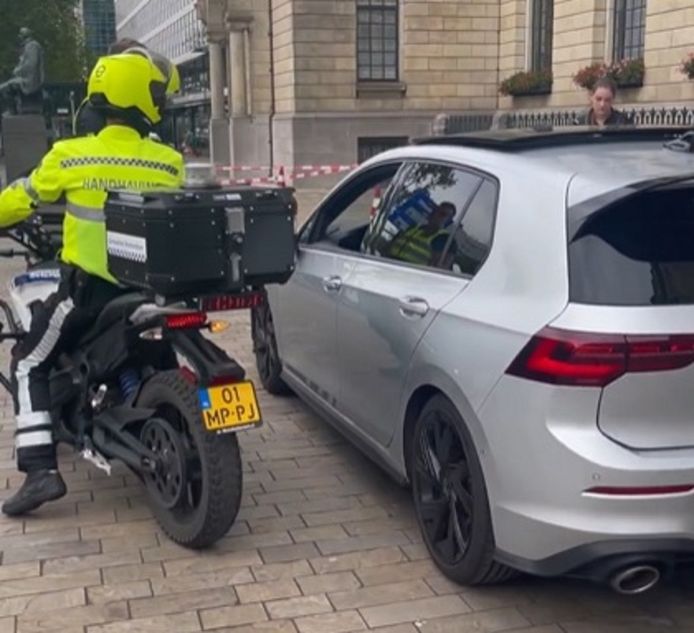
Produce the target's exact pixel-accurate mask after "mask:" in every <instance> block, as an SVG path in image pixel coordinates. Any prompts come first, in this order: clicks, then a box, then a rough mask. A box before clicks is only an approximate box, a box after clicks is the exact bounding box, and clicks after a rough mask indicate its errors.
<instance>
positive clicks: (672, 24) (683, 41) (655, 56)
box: [639, 0, 694, 104]
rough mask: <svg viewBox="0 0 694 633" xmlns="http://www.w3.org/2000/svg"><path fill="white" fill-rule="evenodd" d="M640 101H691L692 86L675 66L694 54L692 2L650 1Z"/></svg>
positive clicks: (693, 5)
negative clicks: (644, 81)
mask: <svg viewBox="0 0 694 633" xmlns="http://www.w3.org/2000/svg"><path fill="white" fill-rule="evenodd" d="M647 8H648V17H647V20H646V57H645V61H646V84H645V86H644V87H643V88H642V89H641V90H640V91H639V92H640V94H639V97H640V100H642V101H661V102H662V101H665V102H673V101H686V102H688V103H690V104H691V102H692V101H694V82H692V81H690V80H688V79H687V78H686V77H685V76H684V75H682V74H681V73H680V72H679V70H678V66H679V64H680V61H681V60H682V59H683V58H684V57H686V56H687V54H688V53H690V52H693V51H694V0H655V2H654V1H653V0H650V2H649V3H648V7H647Z"/></svg>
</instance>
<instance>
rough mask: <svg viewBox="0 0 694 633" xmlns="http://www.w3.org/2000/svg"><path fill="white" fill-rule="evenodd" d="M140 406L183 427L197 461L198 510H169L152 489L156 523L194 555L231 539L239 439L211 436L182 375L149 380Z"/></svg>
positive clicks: (238, 473)
mask: <svg viewBox="0 0 694 633" xmlns="http://www.w3.org/2000/svg"><path fill="white" fill-rule="evenodd" d="M137 405H138V406H140V407H146V408H154V409H156V410H157V416H159V417H164V418H166V419H167V420H168V421H169V422H170V423H172V422H173V423H174V425H176V424H178V427H179V428H181V427H183V426H184V427H185V428H181V430H182V431H183V432H184V433H185V434H186V436H187V438H188V441H189V442H190V443H191V444H192V445H194V447H195V448H196V449H197V454H198V456H199V483H198V484H197V486H198V488H197V490H198V503H197V507H194V508H193V507H188V508H185V509H181V508H172V509H167V508H165V507H163V506H162V505H161V504H160V503H158V502H157V499H156V496H155V494H154V493H153V491H152V490H151V489H150V488H149V487H148V493H149V496H150V501H151V503H150V505H151V508H152V512H153V513H154V516H155V518H156V519H157V521H158V523H159V525H160V526H161V527H162V529H163V530H164V532H165V533H166V535H167V536H168V537H169V538H170V539H171V540H172V541H174V542H175V543H178V544H179V545H182V546H184V547H188V548H191V549H203V548H206V547H209V546H210V545H212V544H213V543H215V542H216V541H217V540H219V539H220V538H222V537H223V536H224V535H226V534H227V532H228V531H229V529H230V528H231V526H232V525H233V523H234V521H235V519H236V515H237V514H238V511H239V506H240V504H241V493H242V489H243V479H242V477H243V475H242V468H241V454H240V451H239V444H238V440H237V438H236V435H235V434H233V433H229V434H224V435H213V434H211V433H209V432H207V431H206V430H205V429H204V427H203V421H202V413H201V410H200V405H199V402H198V396H197V389H196V387H195V386H194V385H192V384H191V383H190V382H188V381H187V380H186V379H185V378H184V377H183V376H182V374H181V373H180V372H179V371H178V370H172V371H165V372H161V373H159V374H156V375H155V376H153V377H152V378H151V379H150V380H148V381H147V383H146V384H145V385H144V387H143V388H142V391H141V393H140V396H139V398H138V401H137ZM174 412H175V413H174ZM176 417H178V418H179V419H178V420H175V418H176ZM196 463H197V462H196Z"/></svg>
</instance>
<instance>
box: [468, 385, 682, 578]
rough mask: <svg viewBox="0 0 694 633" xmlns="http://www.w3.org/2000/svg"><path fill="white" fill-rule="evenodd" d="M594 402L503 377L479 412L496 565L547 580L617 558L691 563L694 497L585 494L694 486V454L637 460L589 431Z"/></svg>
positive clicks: (589, 394)
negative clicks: (615, 489) (603, 489)
mask: <svg viewBox="0 0 694 633" xmlns="http://www.w3.org/2000/svg"><path fill="white" fill-rule="evenodd" d="M599 397H600V390H598V389H576V388H573V387H552V386H548V385H543V384H539V383H534V382H530V381H526V380H522V379H516V378H510V377H504V378H503V379H502V380H501V381H500V383H499V384H498V385H497V387H496V389H495V390H494V392H493V393H492V395H491V396H490V398H489V399H488V400H487V402H486V403H485V405H484V406H483V408H482V410H481V411H480V422H481V426H482V429H483V432H484V433H485V436H486V441H487V445H488V448H487V449H486V450H484V451H483V453H482V455H481V461H482V465H483V469H484V472H485V477H486V483H487V488H488V495H489V501H490V509H491V513H492V521H493V526H494V535H495V539H496V545H497V548H498V558H499V560H500V561H504V562H506V563H508V564H510V565H512V566H514V567H516V568H518V569H521V570H524V571H528V572H531V573H536V574H539V575H546V576H547V575H549V576H551V575H561V574H568V573H574V572H576V570H579V569H581V568H583V567H586V566H590V565H598V566H600V564H602V563H606V564H607V563H609V561H610V560H611V559H612V558H614V557H622V558H624V557H631V556H632V555H633V556H635V557H636V558H637V559H639V558H640V559H643V558H646V557H648V556H653V557H655V556H656V554H657V555H658V557H657V560H662V561H674V560H676V559H680V558H687V557H691V555H692V553H694V492H687V493H678V494H669V495H668V494H666V495H663V494H659V495H641V496H633V495H632V496H629V495H624V496H621V495H620V496H613V495H595V494H592V493H590V492H588V491H589V490H590V489H591V488H594V487H596V486H608V487H652V486H675V485H685V484H694V451H692V450H681V451H646V452H638V451H633V450H630V449H628V448H625V447H623V446H620V445H618V444H616V443H615V442H613V441H612V440H610V439H608V438H607V437H605V436H604V435H603V434H602V433H601V432H600V430H599V429H598V427H597V424H596V422H595V420H596V414H597V407H598V401H599ZM509 403H511V404H509ZM518 403H523V404H522V406H519V405H518ZM582 575H585V574H582Z"/></svg>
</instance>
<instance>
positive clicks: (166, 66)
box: [123, 46, 181, 95]
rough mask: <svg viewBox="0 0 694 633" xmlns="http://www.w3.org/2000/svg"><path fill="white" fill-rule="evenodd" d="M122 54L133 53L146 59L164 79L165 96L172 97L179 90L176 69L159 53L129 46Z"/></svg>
mask: <svg viewBox="0 0 694 633" xmlns="http://www.w3.org/2000/svg"><path fill="white" fill-rule="evenodd" d="M123 52H124V53H133V54H137V55H143V56H144V57H147V58H148V59H149V60H151V62H152V63H153V64H156V66H157V68H158V69H159V70H161V72H162V73H163V74H164V76H165V77H166V94H167V95H173V94H175V93H177V92H178V91H179V90H180V89H181V76H180V75H179V74H178V68H177V67H176V64H174V63H173V62H172V61H171V60H169V59H168V58H167V57H164V56H163V55H160V54H159V53H155V52H153V51H150V50H149V49H148V48H146V47H144V46H131V47H130V48H127V49H126V50H125V51H123Z"/></svg>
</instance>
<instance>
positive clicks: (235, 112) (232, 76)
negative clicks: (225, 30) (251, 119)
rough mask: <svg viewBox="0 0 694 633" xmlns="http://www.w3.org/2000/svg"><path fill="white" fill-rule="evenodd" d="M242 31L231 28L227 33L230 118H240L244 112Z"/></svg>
mask: <svg viewBox="0 0 694 633" xmlns="http://www.w3.org/2000/svg"><path fill="white" fill-rule="evenodd" d="M244 48H245V47H244V43H243V31H242V30H241V29H239V28H236V27H233V30H232V31H231V32H230V33H229V88H230V92H231V102H230V103H231V108H230V112H231V117H232V118H235V117H242V116H246V115H247V114H248V113H247V111H246V53H245V50H244Z"/></svg>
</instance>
